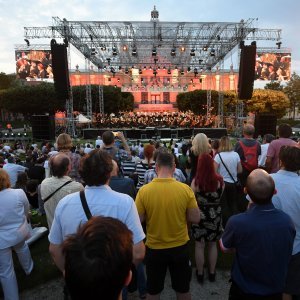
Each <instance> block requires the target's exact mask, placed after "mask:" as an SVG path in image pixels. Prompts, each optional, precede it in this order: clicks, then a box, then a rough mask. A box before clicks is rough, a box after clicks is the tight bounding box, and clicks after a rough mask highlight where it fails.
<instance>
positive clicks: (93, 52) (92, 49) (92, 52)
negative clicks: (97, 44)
mask: <svg viewBox="0 0 300 300" xmlns="http://www.w3.org/2000/svg"><path fill="white" fill-rule="evenodd" d="M96 54H97V51H96V48H91V56H95V55H96Z"/></svg>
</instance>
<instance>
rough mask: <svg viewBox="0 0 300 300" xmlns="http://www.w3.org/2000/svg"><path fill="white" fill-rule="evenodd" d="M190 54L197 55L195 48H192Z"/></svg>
mask: <svg viewBox="0 0 300 300" xmlns="http://www.w3.org/2000/svg"><path fill="white" fill-rule="evenodd" d="M190 56H195V49H194V48H193V49H191V53H190Z"/></svg>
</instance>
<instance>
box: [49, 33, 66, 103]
mask: <svg viewBox="0 0 300 300" xmlns="http://www.w3.org/2000/svg"><path fill="white" fill-rule="evenodd" d="M51 53H52V69H53V77H54V87H55V91H56V94H57V98H58V99H59V100H62V101H66V99H68V98H69V89H70V80H69V68H68V55H67V47H66V45H65V44H57V43H56V40H54V39H53V40H51Z"/></svg>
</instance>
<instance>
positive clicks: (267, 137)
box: [263, 133, 275, 144]
mask: <svg viewBox="0 0 300 300" xmlns="http://www.w3.org/2000/svg"><path fill="white" fill-rule="evenodd" d="M273 140H275V136H274V135H273V134H270V133H267V134H265V135H264V137H263V144H270V143H271V142H272V141H273Z"/></svg>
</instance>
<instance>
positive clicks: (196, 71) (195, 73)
mask: <svg viewBox="0 0 300 300" xmlns="http://www.w3.org/2000/svg"><path fill="white" fill-rule="evenodd" d="M194 75H195V77H196V76H197V75H198V69H197V68H195V69H194Z"/></svg>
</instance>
